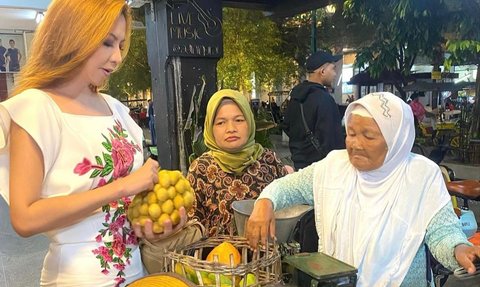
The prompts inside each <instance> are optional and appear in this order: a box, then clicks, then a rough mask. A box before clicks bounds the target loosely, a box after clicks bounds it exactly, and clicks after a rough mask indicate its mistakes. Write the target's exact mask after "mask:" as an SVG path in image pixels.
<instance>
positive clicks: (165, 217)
mask: <svg viewBox="0 0 480 287" xmlns="http://www.w3.org/2000/svg"><path fill="white" fill-rule="evenodd" d="M165 220H171V219H170V215H168V214H166V213H162V215H160V217H159V218H158V221H157V222H158V224H160V226H162V227H163V223H164V222H165Z"/></svg>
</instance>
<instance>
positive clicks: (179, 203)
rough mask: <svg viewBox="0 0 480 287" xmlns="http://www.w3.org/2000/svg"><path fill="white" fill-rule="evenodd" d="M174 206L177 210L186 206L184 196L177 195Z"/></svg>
mask: <svg viewBox="0 0 480 287" xmlns="http://www.w3.org/2000/svg"><path fill="white" fill-rule="evenodd" d="M173 205H174V206H175V209H180V207H182V206H185V203H184V200H183V196H182V195H181V194H177V195H176V196H175V198H174V199H173Z"/></svg>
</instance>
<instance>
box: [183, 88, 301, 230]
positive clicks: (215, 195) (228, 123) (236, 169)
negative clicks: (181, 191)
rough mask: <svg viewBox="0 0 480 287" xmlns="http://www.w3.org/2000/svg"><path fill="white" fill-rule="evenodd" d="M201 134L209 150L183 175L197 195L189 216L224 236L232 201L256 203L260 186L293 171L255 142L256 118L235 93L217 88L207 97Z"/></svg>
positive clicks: (236, 92)
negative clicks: (185, 175) (217, 89)
mask: <svg viewBox="0 0 480 287" xmlns="http://www.w3.org/2000/svg"><path fill="white" fill-rule="evenodd" d="M203 135H204V141H205V145H206V146H207V148H208V149H209V151H207V152H205V153H203V154H202V155H201V156H200V157H198V158H197V159H195V160H194V161H193V162H192V164H191V165H190V167H189V170H188V174H187V179H188V180H189V181H190V184H191V186H192V187H193V189H194V191H195V195H196V202H195V203H194V206H193V208H192V211H191V212H190V214H189V216H190V217H193V218H197V219H198V220H199V221H200V222H201V223H202V224H203V225H204V226H205V227H207V234H208V235H210V236H213V235H215V234H228V233H229V227H230V225H231V223H232V218H233V210H232V208H231V204H232V202H233V201H235V200H243V199H256V198H257V197H258V195H259V194H260V192H261V191H262V189H263V188H264V187H265V186H267V185H268V184H269V183H270V182H272V181H273V180H274V179H276V178H279V177H282V176H284V175H286V174H287V173H288V172H289V171H290V172H291V171H293V169H292V168H291V167H288V166H284V165H283V164H282V163H281V161H280V159H279V158H278V157H277V155H276V154H275V153H274V152H273V151H271V150H269V149H265V148H263V147H262V146H261V145H260V144H258V143H255V119H254V116H253V113H252V110H251V108H250V105H249V103H248V100H247V98H246V97H245V96H244V95H242V94H241V93H240V92H238V91H234V90H220V91H218V92H216V93H215V94H214V95H213V96H212V97H211V98H210V100H209V102H208V105H207V111H206V117H205V127H204V131H203Z"/></svg>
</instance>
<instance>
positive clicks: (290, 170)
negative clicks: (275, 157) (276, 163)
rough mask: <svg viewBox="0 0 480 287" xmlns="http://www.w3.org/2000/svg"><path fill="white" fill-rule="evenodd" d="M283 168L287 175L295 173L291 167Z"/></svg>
mask: <svg viewBox="0 0 480 287" xmlns="http://www.w3.org/2000/svg"><path fill="white" fill-rule="evenodd" d="M283 168H284V169H285V171H286V172H287V173H288V174H290V173H294V172H295V169H294V168H293V167H291V166H290V165H285V166H284V167H283Z"/></svg>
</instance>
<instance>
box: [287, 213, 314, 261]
mask: <svg viewBox="0 0 480 287" xmlns="http://www.w3.org/2000/svg"><path fill="white" fill-rule="evenodd" d="M293 239H294V240H295V241H297V242H298V243H299V244H300V252H317V251H318V234H317V229H316V227H315V212H314V210H313V209H312V210H310V211H308V212H307V213H305V214H304V215H303V216H302V217H301V218H300V219H299V220H298V222H297V225H296V226H295V230H294V233H293Z"/></svg>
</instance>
